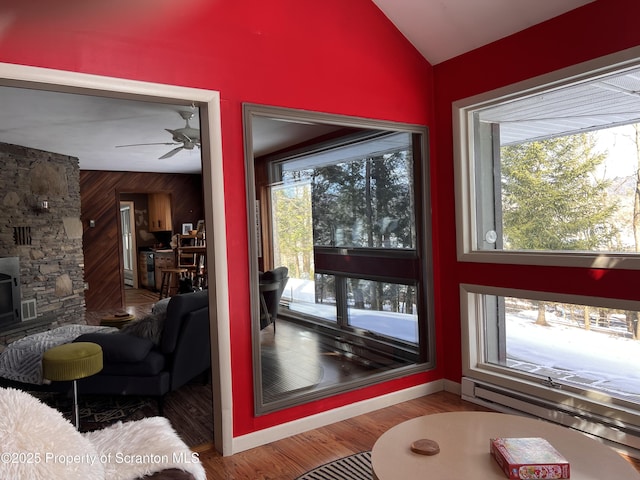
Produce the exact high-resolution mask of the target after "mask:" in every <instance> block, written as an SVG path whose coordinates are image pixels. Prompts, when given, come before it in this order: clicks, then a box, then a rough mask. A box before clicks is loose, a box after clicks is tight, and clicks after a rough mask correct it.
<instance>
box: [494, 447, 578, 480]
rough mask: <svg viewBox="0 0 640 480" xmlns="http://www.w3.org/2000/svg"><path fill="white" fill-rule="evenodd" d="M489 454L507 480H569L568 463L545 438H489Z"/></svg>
mask: <svg viewBox="0 0 640 480" xmlns="http://www.w3.org/2000/svg"><path fill="white" fill-rule="evenodd" d="M490 452H491V455H492V456H493V457H494V458H495V459H496V462H498V465H500V467H501V468H502V470H503V471H504V473H506V474H507V477H508V478H509V479H513V480H524V479H530V478H536V479H537V478H545V479H563V478H570V476H569V475H570V466H569V462H568V461H567V459H566V458H565V457H564V456H562V454H561V453H560V452H558V451H557V450H556V449H555V448H554V447H553V446H552V445H551V444H550V443H549V442H548V441H547V440H545V439H544V438H539V437H531V438H492V439H491V443H490Z"/></svg>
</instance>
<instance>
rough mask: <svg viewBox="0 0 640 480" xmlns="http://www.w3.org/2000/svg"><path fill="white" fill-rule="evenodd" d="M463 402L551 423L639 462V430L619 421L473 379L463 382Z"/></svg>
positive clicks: (464, 378)
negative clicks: (580, 433)
mask: <svg viewBox="0 0 640 480" xmlns="http://www.w3.org/2000/svg"><path fill="white" fill-rule="evenodd" d="M461 386H462V399H463V400H467V401H469V402H472V403H475V404H478V405H482V406H485V407H487V408H490V409H492V410H496V411H499V412H503V413H513V414H519V415H526V416H531V417H537V418H541V419H544V420H548V421H551V422H554V423H557V424H560V425H563V426H565V427H569V428H573V429H574V430H578V431H581V432H583V433H586V434H588V435H590V436H592V437H596V438H599V439H601V440H602V441H604V442H605V443H607V444H608V445H609V446H611V447H613V448H615V449H616V450H618V451H621V452H623V453H626V454H628V455H630V456H633V457H635V458H640V429H639V428H638V427H636V426H634V425H626V424H625V425H623V424H621V422H620V421H618V420H614V419H608V418H606V417H603V416H600V415H597V414H593V413H589V412H585V411H582V410H577V409H573V408H571V406H568V405H560V404H557V403H553V402H550V401H548V400H545V399H542V398H538V397H532V396H529V395H524V394H522V393H520V392H517V391H515V390H510V389H507V388H504V387H500V386H497V385H492V384H490V383H486V382H482V381H478V380H475V379H472V378H468V377H463V378H462V385H461Z"/></svg>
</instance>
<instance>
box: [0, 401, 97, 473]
mask: <svg viewBox="0 0 640 480" xmlns="http://www.w3.org/2000/svg"><path fill="white" fill-rule="evenodd" d="M0 455H1V456H2V461H0V478H7V479H8V478H11V479H22V478H29V479H35V480H44V479H47V478H63V479H65V480H104V478H105V471H104V466H103V464H102V463H101V461H100V457H99V456H98V453H97V451H96V449H95V447H94V446H93V445H92V444H91V442H90V441H89V440H88V439H86V438H84V437H83V436H82V434H81V433H80V432H78V431H77V430H76V429H75V427H74V426H73V425H72V424H71V422H69V421H67V420H66V419H65V418H64V417H63V416H62V414H61V413H60V412H59V411H57V410H55V409H53V408H51V407H49V406H48V405H45V404H44V403H42V402H40V400H38V399H37V398H35V397H33V396H31V395H29V394H28V393H27V392H23V391H21V390H16V389H14V388H0Z"/></svg>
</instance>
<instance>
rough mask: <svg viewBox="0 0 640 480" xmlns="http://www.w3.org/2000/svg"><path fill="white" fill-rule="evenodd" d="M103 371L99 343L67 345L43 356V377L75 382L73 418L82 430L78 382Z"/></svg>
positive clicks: (77, 426) (55, 348)
mask: <svg viewBox="0 0 640 480" xmlns="http://www.w3.org/2000/svg"><path fill="white" fill-rule="evenodd" d="M100 370H102V347H100V345H98V344H97V343H90V342H76V343H65V344H64V345H59V346H57V347H53V348H50V349H49V350H47V351H46V352H44V354H43V355H42V376H43V377H44V378H46V379H48V380H52V381H56V382H67V381H72V382H73V418H74V423H75V425H76V428H77V429H79V428H80V413H79V411H78V384H77V380H79V379H81V378H85V377H89V376H91V375H94V374H96V373H98V372H99V371H100Z"/></svg>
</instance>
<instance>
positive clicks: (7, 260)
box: [0, 257, 20, 329]
mask: <svg viewBox="0 0 640 480" xmlns="http://www.w3.org/2000/svg"><path fill="white" fill-rule="evenodd" d="M19 322H20V259H19V258H18V257H4V258H0V329H2V328H7V327H11V326H14V325H15V324H16V323H19Z"/></svg>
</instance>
